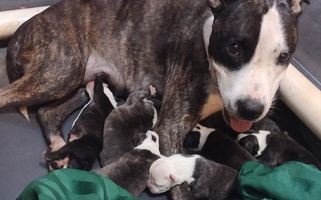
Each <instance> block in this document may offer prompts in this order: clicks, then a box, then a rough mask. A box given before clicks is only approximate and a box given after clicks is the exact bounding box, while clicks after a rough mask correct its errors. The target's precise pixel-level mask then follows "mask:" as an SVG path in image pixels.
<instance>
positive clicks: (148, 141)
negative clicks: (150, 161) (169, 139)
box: [133, 130, 161, 156]
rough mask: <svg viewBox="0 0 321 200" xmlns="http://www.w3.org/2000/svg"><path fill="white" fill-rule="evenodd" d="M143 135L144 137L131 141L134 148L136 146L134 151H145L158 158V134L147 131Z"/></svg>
mask: <svg viewBox="0 0 321 200" xmlns="http://www.w3.org/2000/svg"><path fill="white" fill-rule="evenodd" d="M144 135H145V136H144V137H138V138H137V140H136V141H135V142H134V141H133V143H134V146H136V147H135V149H146V150H149V151H150V152H152V153H153V154H155V155H159V156H160V155H161V153H160V151H159V136H158V134H157V133H156V132H154V131H150V130H148V131H147V132H146V133H145V134H144ZM135 144H136V145H135Z"/></svg>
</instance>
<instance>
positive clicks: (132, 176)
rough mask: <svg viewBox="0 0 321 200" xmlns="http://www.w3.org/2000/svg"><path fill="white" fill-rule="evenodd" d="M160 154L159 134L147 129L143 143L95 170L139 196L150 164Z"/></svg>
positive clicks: (144, 186) (146, 178)
mask: <svg viewBox="0 0 321 200" xmlns="http://www.w3.org/2000/svg"><path fill="white" fill-rule="evenodd" d="M160 156H161V154H160V152H159V137H158V134H157V133H155V132H153V131H147V132H146V137H145V139H144V140H143V142H142V143H141V144H139V145H138V146H136V147H135V148H134V149H133V150H131V151H129V152H127V153H125V154H124V155H123V156H121V157H120V158H119V159H118V160H117V161H115V162H113V163H111V164H109V165H106V166H104V167H103V168H102V169H100V170H96V171H95V172H96V173H97V174H101V175H103V176H106V177H108V178H109V179H111V180H112V181H114V182H115V183H117V184H118V185H120V186H121V187H123V188H124V189H126V190H127V191H129V192H130V193H132V194H133V195H134V196H135V197H138V196H139V195H140V194H141V193H142V192H143V190H144V189H145V188H146V185H147V180H148V173H149V168H150V165H151V164H152V163H153V162H154V161H155V160H157V159H158V158H159V157H160Z"/></svg>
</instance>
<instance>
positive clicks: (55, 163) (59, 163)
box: [47, 157, 69, 171]
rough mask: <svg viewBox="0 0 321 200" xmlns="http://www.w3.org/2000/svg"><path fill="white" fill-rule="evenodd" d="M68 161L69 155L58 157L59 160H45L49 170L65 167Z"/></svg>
mask: <svg viewBox="0 0 321 200" xmlns="http://www.w3.org/2000/svg"><path fill="white" fill-rule="evenodd" d="M68 162H69V157H66V158H63V159H59V160H47V164H48V168H49V170H50V171H53V170H56V169H62V168H67V167H68Z"/></svg>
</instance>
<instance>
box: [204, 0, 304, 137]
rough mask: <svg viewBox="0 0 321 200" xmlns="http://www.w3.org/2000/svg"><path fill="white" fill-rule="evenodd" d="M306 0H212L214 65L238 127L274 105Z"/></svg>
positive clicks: (207, 35) (209, 40)
mask: <svg viewBox="0 0 321 200" xmlns="http://www.w3.org/2000/svg"><path fill="white" fill-rule="evenodd" d="M305 2H307V1H305ZM300 4H301V0H262V1H260V0H248V1H244V0H209V5H210V8H211V9H212V12H213V14H214V17H212V18H209V19H208V20H207V22H206V23H205V26H204V39H205V44H206V47H207V49H208V59H209V64H210V70H211V73H212V75H213V76H215V77H216V79H217V82H218V88H219V91H220V95H221V98H222V101H223V104H224V107H225V110H226V111H227V113H228V115H229V118H230V120H229V122H230V125H231V127H232V128H233V129H234V130H235V131H237V132H244V131H246V130H248V129H249V128H250V127H251V125H252V123H253V122H254V121H258V120H260V119H262V118H263V117H264V116H265V115H266V114H267V112H268V111H269V109H270V107H271V104H272V101H273V98H274V96H275V93H276V91H277V89H278V87H279V84H280V81H281V80H282V78H283V77H284V76H285V71H286V68H287V66H288V64H289V62H290V59H291V56H292V54H293V52H294V50H295V48H296V44H297V18H298V16H299V15H300V13H301V7H300Z"/></svg>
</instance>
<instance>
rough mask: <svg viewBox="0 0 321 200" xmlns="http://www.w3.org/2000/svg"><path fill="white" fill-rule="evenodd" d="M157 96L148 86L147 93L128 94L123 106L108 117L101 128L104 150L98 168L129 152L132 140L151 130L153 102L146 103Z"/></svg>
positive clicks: (154, 122) (154, 109)
mask: <svg viewBox="0 0 321 200" xmlns="http://www.w3.org/2000/svg"><path fill="white" fill-rule="evenodd" d="M155 95H156V89H155V88H154V87H153V86H150V87H149V89H148V90H147V91H140V92H135V93H132V94H130V95H129V97H128V99H127V100H126V103H125V104H123V105H121V106H119V107H117V108H116V109H115V110H113V111H112V112H111V113H110V115H109V116H108V117H107V119H106V121H105V125H104V142H103V143H104V144H103V145H104V148H103V150H102V151H101V153H100V161H101V165H102V166H105V165H108V164H110V163H112V162H114V161H116V160H118V158H119V157H121V156H122V155H123V154H125V153H126V152H129V151H131V150H132V149H133V148H134V145H135V140H136V139H135V138H139V137H140V134H143V135H145V133H146V131H148V130H150V129H152V128H153V127H154V126H155V124H156V121H157V111H156V108H155V107H154V103H153V102H152V101H151V100H149V99H150V98H151V97H154V96H155ZM136 143H137V142H136Z"/></svg>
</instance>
